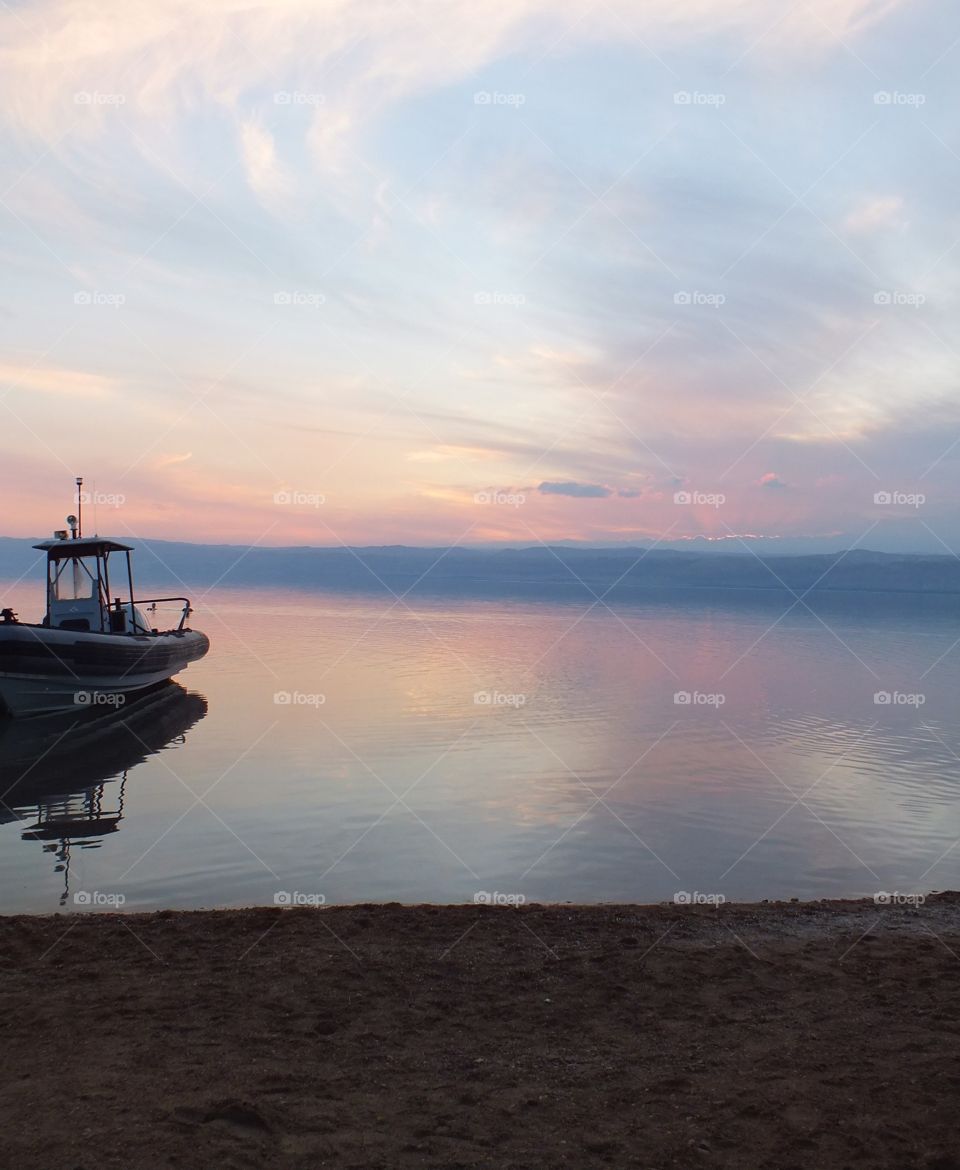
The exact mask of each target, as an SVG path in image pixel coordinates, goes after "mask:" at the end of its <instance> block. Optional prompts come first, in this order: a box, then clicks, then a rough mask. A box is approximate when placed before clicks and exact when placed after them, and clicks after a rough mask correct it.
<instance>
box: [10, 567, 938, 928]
mask: <svg viewBox="0 0 960 1170" xmlns="http://www.w3.org/2000/svg"><path fill="white" fill-rule="evenodd" d="M0 594H2V598H3V600H2V604H3V605H12V606H13V607H14V608H15V609H17V610H18V611H19V612H20V614H21V617H23V618H24V619H25V620H35V618H36V616H37V613H38V610H39V607H40V596H39V591H38V589H37V587H36V585H34V584H29V585H27V584H23V583H21V584H18V585H15V586H9V587H7V588H2V587H0ZM793 601H794V599H793V598H792V597H791V596H790V595H788V594H768V595H764V596H759V595H756V594H732V593H731V594H726V595H723V596H722V597H715V596H713V595H710V594H703V595H690V596H687V597H685V598H684V599H682V600H676V599H674V600H671V599H666V598H662V597H658V598H654V597H652V598H651V599H650V600H649V601H644V602H643V603H637V604H632V605H619V606H617V607H616V608H615V609H613V610H608V609H606V608H605V607H604V606H602V605H597V606H595V607H594V608H592V609H587V607H585V606H583V605H579V604H577V605H566V604H556V603H543V604H536V603H529V602H523V603H502V602H497V603H491V602H489V601H482V602H481V601H476V602H472V601H440V600H430V601H424V600H422V599H418V600H417V601H415V602H414V601H410V600H408V601H407V602H405V603H402V604H397V603H396V602H395V601H394V600H393V599H392V598H389V597H388V598H386V599H384V598H379V597H370V596H365V597H358V596H349V595H338V594H329V593H319V592H315V593H310V592H291V591H284V590H276V591H263V590H257V591H256V592H254V591H249V590H239V589H235V590H229V589H216V590H214V591H213V592H211V593H209V594H208V595H207V596H205V597H204V598H203V599H202V600H201V601H198V602H197V603H196V608H197V612H196V615H195V617H194V619H193V622H194V624H195V626H196V627H197V628H200V629H203V630H205V631H206V632H207V633H208V634H209V635H210V637H211V640H212V643H213V649H212V651H211V654H210V655H209V657H208V658H207V659H205V660H204V661H202V662H200V663H196V664H194V665H192V666H191V667H190V668H189V669H188V670H187V671H185V672H184V674H183V675H182V676H181V677H180V680H179V681H180V683H181V684H182V685H181V686H178V687H168V688H165V689H162V690H161V691H160V692H158V693H156V694H154V695H151V696H148V697H147V698H146V699H145V700H143V701H141V702H137V703H130V704H128V705H127V707H126V709H122V710H120V711H117V712H109V711H108V712H106V713H104V714H100V713H89V712H83V713H80V714H78V716H77V717H76V718H72V717H71V719H70V720H68V721H67V722H65V723H63V724H62V725H58V726H48V727H46V728H43V727H39V726H38V725H37V721H31V726H29V727H28V726H27V725H26V724H23V725H14V724H9V723H8V725H7V726H6V727H5V728H3V729H0V777H2V785H0V790H6V794H5V795H4V796H3V804H0V910H2V911H3V912H5V913H13V912H20V911H38V912H50V911H54V910H57V909H59V908H61V907H62V908H63V909H64V910H70V911H74V910H84V909H87V908H92V909H97V908H112V906H113V905H114V904H122V905H123V906H124V908H125V909H128V910H130V909H154V908H159V907H212V906H240V905H250V904H271V903H274V902H275V901H276V900H277V899H278V898H279V899H280V900H281V901H282V900H283V899H284V896H288V897H289V900H290V901H320V900H321V899H325V900H326V902H327V903H337V902H360V901H402V902H416V901H433V902H460V901H469V900H473V899H474V897H475V895H477V894H478V893H481V892H482V893H486V894H490V895H492V894H494V893H497V894H499V895H501V896H504V895H505V896H520V897H523V898H525V899H526V900H527V901H574V902H597V901H612V900H623V901H640V902H651V901H661V900H665V899H672V898H673V897H674V895H675V894H677V893H678V892H681V891H682V892H687V893H689V894H693V893H695V892H696V893H698V894H710V895H713V894H721V895H723V896H725V897H726V898H728V899H759V898H788V897H798V898H812V897H823V896H842V895H864V894H873V893H875V892H877V891H881V890H882V891H900V892H909V893H914V892H928V891H930V890H932V889H947V888H958V887H960V846H958V841H960V799H958V797H960V731H958V726H957V700H958V696H960V647H958V640H960V613H958V612H957V611H958V610H960V605H957V604H955V600H954V599H944V598H941V599H939V600H936V599H926V600H922V599H919V598H911V597H899V598H892V597H889V596H888V597H883V596H880V597H876V596H874V597H870V596H869V595H845V596H835V597H830V598H828V599H825V600H823V601H822V602H821V601H818V602H817V606H816V612H815V613H811V612H810V611H809V610H807V609H806V608H805V607H804V606H796V605H794V607H793V609H792V610H791V609H790V607H791V605H792V604H793ZM788 611H789V612H788ZM878 694H879V696H880V699H879V701H878V700H877V698H876V696H877V695H878ZM685 696H689V701H684V697H685ZM884 696H890V701H884V698H883V697H884ZM121 900H122V902H121Z"/></svg>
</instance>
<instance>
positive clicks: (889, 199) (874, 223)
mask: <svg viewBox="0 0 960 1170" xmlns="http://www.w3.org/2000/svg"><path fill="white" fill-rule="evenodd" d="M902 210H903V198H902V197H901V196H900V195H883V196H878V197H875V198H871V199H865V200H863V201H862V202H861V203H859V204H858V205H857V206H856V207H855V208H854V210H853V211H851V212H850V214H849V215H848V216H847V218H846V220H845V221H844V227H845V228H846V229H847V231H848V232H852V233H853V234H854V235H871V234H872V233H873V232H877V231H880V230H882V229H883V228H903V227H906V226H907V224H906V222H905V221H904V220H903V219H902V218H901V216H900V212H901V211H902Z"/></svg>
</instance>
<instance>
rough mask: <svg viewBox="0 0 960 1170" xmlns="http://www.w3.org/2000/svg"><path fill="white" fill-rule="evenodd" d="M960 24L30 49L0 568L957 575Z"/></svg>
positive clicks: (11, 169)
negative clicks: (716, 557) (426, 555)
mask: <svg viewBox="0 0 960 1170" xmlns="http://www.w3.org/2000/svg"><path fill="white" fill-rule="evenodd" d="M958 68H960V11H958V9H957V7H956V5H955V3H951V2H946V0H911V2H909V3H908V2H906V0H806V2H801V3H790V2H788V0H672V2H671V3H670V4H664V3H663V0H602V2H600V3H596V2H591V0H510V3H505V2H504V3H502V2H500V0H495V2H493V3H491V4H477V3H475V2H467V0H390V2H388V0H324V2H322V3H320V2H318V0H311V2H307V0H264V2H262V3H261V2H258V0H204V3H202V4H196V3H195V2H194V0H191V2H190V3H186V2H181V0H164V2H163V3H155V2H151V3H147V2H143V0H35V2H32V3H16V2H14V3H7V4H5V5H3V6H2V7H0V282H2V284H0V336H2V345H0V460H2V468H3V472H2V486H3V497H4V501H5V507H4V509H3V518H2V520H0V532H2V533H3V534H5V535H11V536H34V535H44V534H46V533H47V532H48V531H51V530H52V529H54V528H56V527H60V526H61V525H62V523H63V516H64V515H65V513H66V512H67V511H70V510H73V491H74V488H73V482H74V477H75V476H76V475H83V476H84V477H85V485H84V491H85V492H86V493H87V495H86V497H85V498H86V515H87V530H88V531H90V530H91V528H92V527H93V526H95V527H96V528H97V530H99V531H100V532H104V533H106V532H110V533H112V534H114V535H117V536H123V535H134V534H136V535H141V536H151V537H156V538H167V539H185V540H197V541H223V542H230V543H249V544H254V543H255V544H263V545H291V544H315V545H336V544H344V543H345V544H350V545H371V544H417V545H443V546H446V545H450V544H455V543H457V544H464V545H474V544H482V543H485V542H520V543H523V544H533V543H536V542H538V541H545V542H555V541H564V540H576V541H585V542H590V543H595V544H617V543H624V544H631V545H634V544H650V543H651V542H654V541H660V542H663V543H665V544H668V545H669V544H673V543H674V542H679V543H680V544H681V545H683V544H688V545H689V546H690V547H700V546H704V545H705V543H706V542H707V541H709V542H710V546H711V547H723V548H728V547H729V548H730V550H731V551H742V549H743V547H745V546H746V547H751V548H753V547H758V546H759V547H767V546H769V545H770V544H774V543H776V542H780V545H781V546H782V547H784V548H786V547H795V546H796V547H810V548H811V549H812V548H816V547H820V546H823V547H827V546H829V547H847V546H856V545H859V546H862V547H868V548H879V549H886V550H891V551H901V550H902V551H925V552H958V553H960V512H958V507H957V505H958V497H960V479H958V475H957V471H958V461H960V396H958V393H957V383H958V354H960V316H958V313H957V307H958V291H960V281H958V274H960V270H958V262H960V203H958V201H957V198H956V192H957V190H958V187H960V124H958V123H957V120H956V117H955V111H956V105H957V89H958V84H957V80H956V78H957V76H958Z"/></svg>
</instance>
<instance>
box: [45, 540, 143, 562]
mask: <svg viewBox="0 0 960 1170" xmlns="http://www.w3.org/2000/svg"><path fill="white" fill-rule="evenodd" d="M33 547H34V548H36V549H39V550H40V551H41V552H45V553H46V554H47V559H48V560H51V561H63V560H67V559H68V558H73V557H102V556H104V555H105V554H106V553H112V552H133V546H132V545H129V544H120V542H119V541H117V540H108V539H107V538H106V537H101V536H76V537H73V538H72V539H71V538H68V539H66V540H45V541H43V543H42V544H35V545H34V546H33Z"/></svg>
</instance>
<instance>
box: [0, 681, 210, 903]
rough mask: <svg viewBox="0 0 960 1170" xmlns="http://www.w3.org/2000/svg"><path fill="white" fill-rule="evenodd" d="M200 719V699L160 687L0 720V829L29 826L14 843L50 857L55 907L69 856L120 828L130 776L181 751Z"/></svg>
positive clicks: (67, 876)
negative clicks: (68, 709) (68, 710)
mask: <svg viewBox="0 0 960 1170" xmlns="http://www.w3.org/2000/svg"><path fill="white" fill-rule="evenodd" d="M206 713H207V700H206V699H205V698H204V697H203V696H202V695H198V694H196V693H195V692H191V691H187V690H185V689H184V688H183V687H182V686H180V685H179V684H178V683H174V682H164V683H160V684H159V685H158V686H157V687H155V688H153V689H152V690H150V691H148V692H146V693H144V694H143V695H141V696H139V697H138V698H137V699H136V700H135V701H133V702H129V703H126V704H124V705H123V706H117V707H109V708H106V709H105V708H98V709H92V710H83V711H82V712H81V713H80V714H79V715H64V714H61V715H52V716H49V717H45V718H40V719H31V720H13V719H3V720H0V823H3V822H6V821H12V820H15V819H18V818H19V819H21V820H31V821H32V820H33V819H34V818H36V823H35V824H31V825H30V827H29V828H27V829H25V830H24V832H23V835H22V838H23V840H24V841H40V842H43V849H44V851H45V852H47V853H52V854H53V855H54V857H55V859H56V866H55V870H56V872H58V873H62V874H63V875H64V888H63V893H62V894H61V896H60V905H61V906H63V905H64V904H65V903H66V901H67V897H68V895H69V892H70V889H69V887H70V851H71V849H73V848H74V847H76V848H79V849H99V848H100V846H101V844H102V841H103V838H104V837H106V836H108V835H109V834H110V833H115V832H116V831H117V829H118V828H119V827H120V822H121V821H122V820H123V800H124V790H125V788H126V783H127V773H128V772H129V771H130V769H131V768H134V767H136V765H137V764H142V763H143V761H144V760H146V759H147V758H148V757H149V756H152V755H155V754H156V753H157V752H159V751H162V750H163V749H164V748H166V747H170V746H172V745H174V744H177V743H182V742H183V740H184V737H185V735H186V733H187V732H188V731H189V730H190V728H191V727H193V725H194V724H195V723H198V722H199V721H200V720H201V719H202V718H203V717H204V715H206ZM116 781H119V784H117V783H115V782H116Z"/></svg>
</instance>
